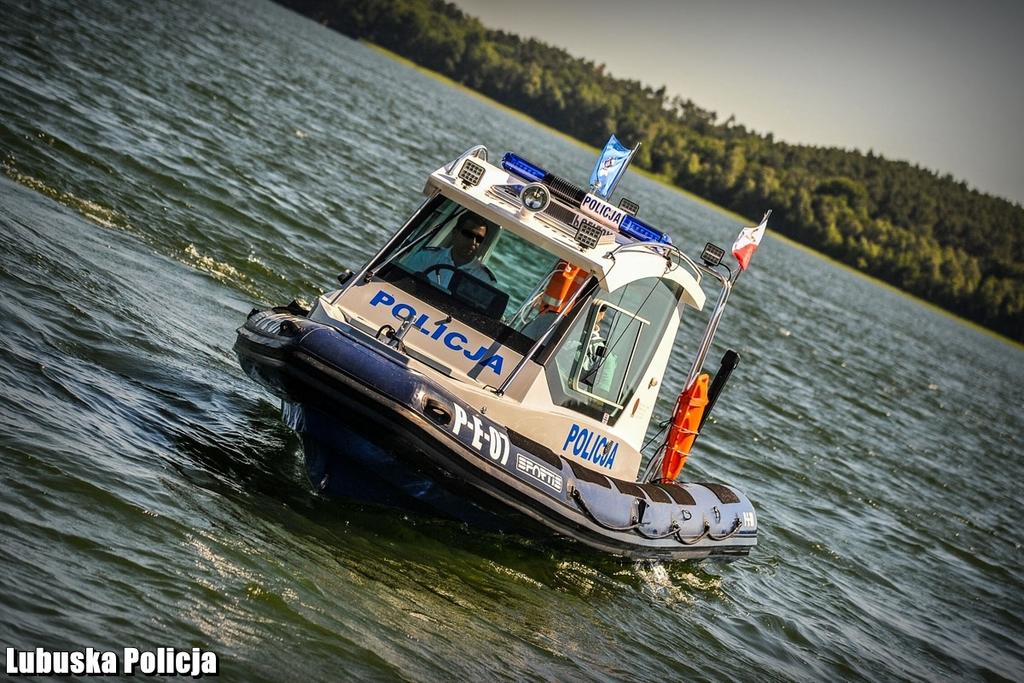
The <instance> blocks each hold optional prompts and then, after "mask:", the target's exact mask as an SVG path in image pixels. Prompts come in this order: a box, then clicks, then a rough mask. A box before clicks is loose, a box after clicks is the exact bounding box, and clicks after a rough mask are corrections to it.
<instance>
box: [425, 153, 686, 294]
mask: <svg viewBox="0 0 1024 683" xmlns="http://www.w3.org/2000/svg"><path fill="white" fill-rule="evenodd" d="M508 156H509V155H506V158H508ZM467 168H468V172H465V169H467ZM549 177H550V174H549ZM555 180H556V181H557V182H560V183H563V184H565V182H566V181H563V180H561V179H558V178H555ZM537 184H543V183H536V182H534V183H530V182H529V179H524V178H523V177H521V176H520V175H517V174H514V173H512V172H510V171H508V170H506V169H505V168H503V167H498V166H495V165H493V164H491V163H489V162H488V161H487V153H486V150H485V149H484V148H483V147H475V148H473V149H471V150H469V151H467V152H466V153H464V154H463V155H462V156H460V157H458V158H457V159H455V160H454V161H452V162H451V163H449V164H446V165H445V166H442V167H441V168H439V169H437V170H436V171H434V172H433V173H431V174H430V177H429V178H428V180H427V183H426V186H425V187H424V190H423V191H424V193H425V194H428V195H433V194H435V193H440V194H442V195H444V196H445V197H447V198H449V199H451V200H452V201H455V202H457V203H458V204H461V205H463V206H465V207H467V208H469V209H470V210H472V211H474V212H476V213H477V214H479V215H481V216H482V217H484V218H485V219H487V220H490V221H492V222H494V223H496V224H498V225H499V226H501V227H502V228H503V229H506V230H510V231H511V232H513V233H515V234H516V235H518V236H519V237H521V238H523V239H525V240H527V241H528V242H530V243H532V244H534V245H536V246H538V247H540V248H542V249H544V250H546V251H548V252H550V253H551V254H553V255H555V256H556V257H558V258H560V259H564V260H565V261H568V262H569V263H572V264H573V265H576V266H579V267H581V268H583V269H584V270H586V271H588V272H590V273H591V274H592V275H594V276H596V277H597V278H598V284H599V286H600V288H601V289H602V290H604V291H607V292H612V291H615V290H617V289H619V288H620V287H622V286H624V285H626V284H628V283H630V282H633V281H635V280H640V279H643V278H649V277H658V278H665V279H669V280H672V281H674V282H676V283H678V284H679V285H680V286H681V287H682V288H683V297H682V299H683V301H684V303H686V304H687V305H689V306H691V307H693V308H696V309H698V310H699V309H701V308H703V306H704V301H705V294H704V291H703V289H702V288H701V286H700V279H701V276H700V270H699V269H698V268H697V266H696V265H695V264H694V263H693V261H691V260H690V258H689V257H687V256H686V255H685V254H683V253H682V252H681V251H680V250H679V249H678V248H676V247H675V246H673V245H671V244H670V243H669V242H668V238H667V237H664V236H663V233H660V232H658V231H656V230H654V229H652V228H651V227H650V226H648V225H646V224H643V223H640V222H639V221H637V220H636V219H635V218H632V217H629V218H627V217H626V216H627V215H628V214H626V212H625V211H624V210H622V209H619V208H617V207H613V206H612V205H611V204H608V203H607V202H605V201H604V200H603V199H601V198H600V197H596V196H595V195H592V194H589V193H585V191H584V190H582V189H580V188H577V187H575V186H571V187H572V188H573V189H575V190H576V192H575V193H574V196H577V197H579V196H582V200H581V201H580V202H579V203H577V202H575V201H571V200H568V199H567V198H566V196H565V193H564V192H561V193H559V192H557V188H556V189H555V191H551V190H549V194H550V203H549V204H548V206H547V208H545V209H543V210H540V211H530V210H528V209H526V208H525V207H524V205H523V201H522V200H521V199H520V193H521V192H522V190H523V188H524V187H526V186H528V185H537ZM620 222H628V223H629V224H639V225H640V226H642V229H644V234H645V236H648V235H649V236H654V237H655V238H658V237H659V236H660V237H661V239H664V240H665V241H649V240H645V239H636V238H635V237H633V236H632V235H630V234H628V233H627V232H624V231H623V229H622V228H620V227H619V225H618V224H619V223H620ZM574 223H575V225H574ZM580 224H587V225H588V226H589V228H590V229H591V231H592V234H593V233H595V232H600V233H601V234H600V236H599V237H598V238H595V240H589V241H588V240H581V239H580V238H579V237H578V231H579V230H580V228H579V225H580ZM595 241H596V243H594V242H595Z"/></svg>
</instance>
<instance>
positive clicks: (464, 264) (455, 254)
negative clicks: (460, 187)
mask: <svg viewBox="0 0 1024 683" xmlns="http://www.w3.org/2000/svg"><path fill="white" fill-rule="evenodd" d="M490 230H491V225H490V223H488V222H487V221H485V220H484V219H483V218H481V217H480V216H478V215H476V214H475V213H473V212H471V211H467V212H466V213H464V214H462V216H460V217H459V220H458V221H457V222H456V223H455V228H454V230H452V240H451V246H447V247H424V248H423V249H421V250H420V251H419V252H417V253H416V254H413V255H412V256H411V257H410V258H409V259H408V260H407V261H406V262H405V263H404V264H403V265H404V267H405V268H407V269H408V270H411V271H412V272H414V273H419V274H421V275H423V276H424V277H425V278H427V279H428V280H430V282H432V283H434V284H436V285H439V286H441V287H443V288H445V289H448V285H449V283H450V282H451V279H452V274H453V273H454V272H455V271H456V270H461V271H464V272H466V273H468V274H470V275H472V276H473V277H475V278H477V279H479V280H483V281H484V282H491V283H493V282H497V278H496V277H494V273H492V272H491V270H490V269H489V268H488V267H487V266H485V265H484V264H483V263H482V262H481V261H480V259H481V258H482V257H483V255H484V253H483V247H484V244H485V243H486V241H487V237H488V235H489V233H490Z"/></svg>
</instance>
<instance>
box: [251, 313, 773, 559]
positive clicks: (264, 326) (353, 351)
mask: <svg viewBox="0 0 1024 683" xmlns="http://www.w3.org/2000/svg"><path fill="white" fill-rule="evenodd" d="M235 350H236V353H237V354H238V357H239V361H240V363H241V365H242V367H243V369H244V370H245V371H246V372H247V373H248V374H249V376H250V377H252V378H253V379H254V380H256V381H257V382H258V383H260V384H261V385H263V386H264V387H266V388H267V389H268V390H270V391H271V392H272V393H274V394H275V395H277V396H279V397H280V398H281V399H282V401H283V417H284V419H285V421H286V422H287V423H288V424H289V426H291V427H292V428H293V429H295V430H296V431H297V432H298V433H299V434H300V436H301V438H302V442H303V448H304V452H305V459H306V468H307V472H308V474H309V476H310V481H311V482H312V484H313V486H314V487H315V488H316V489H317V490H319V491H321V492H322V493H324V494H325V495H328V496H337V497H344V498H355V499H361V500H366V501H369V502H373V503H376V504H381V505H390V506H397V507H403V508H410V509H413V510H418V511H423V512H428V513H430V514H436V515H442V516H445V517H449V518H452V519H457V520H461V521H465V522H468V523H470V524H473V525H476V526H480V527H482V528H487V529H500V530H505V531H510V532H515V533H522V534H525V535H529V536H536V535H538V534H554V535H557V536H559V537H563V538H568V539H573V540H576V541H578V542H580V543H583V544H585V545H586V546H588V547H590V548H593V549H595V550H599V551H602V552H606V553H610V554H613V555H617V556H622V557H629V558H652V559H688V558H703V557H717V558H722V559H731V558H735V557H739V556H743V555H746V554H748V553H749V551H750V548H751V547H752V546H754V545H755V544H756V535H757V531H756V516H755V514H754V510H753V507H752V506H751V504H750V502H749V501H748V500H747V499H746V498H745V497H744V496H743V495H742V494H740V493H739V492H737V491H735V490H734V489H732V488H730V487H727V486H723V485H718V484H682V485H661V484H644V485H640V484H637V483H635V482H625V481H621V480H616V479H612V478H610V477H607V476H605V475H603V474H600V473H598V472H595V471H593V470H589V469H587V468H585V467H583V466H582V465H580V464H579V463H576V462H572V461H570V460H568V459H566V458H563V457H561V456H558V455H557V454H555V453H553V452H551V451H550V450H548V449H546V448H545V447H543V446H541V445H540V444H536V443H534V442H532V441H531V440H530V439H528V438H527V437H526V436H524V435H520V434H517V433H516V432H514V431H512V430H510V429H507V428H505V427H504V426H503V425H500V424H498V423H496V422H494V421H492V420H490V419H489V418H488V417H487V416H486V415H484V414H482V413H480V412H479V411H476V410H475V409H474V408H473V407H471V406H469V405H467V404H465V403H464V402H462V401H461V400H460V399H458V398H457V397H456V396H454V395H453V394H451V393H450V392H448V391H446V390H445V389H444V388H443V387H442V386H440V385H439V384H437V383H435V382H433V381H432V380H431V379H430V378H428V377H426V376H425V375H423V374H421V373H419V372H417V371H416V370H414V369H412V368H410V367H409V365H408V362H407V359H406V357H405V356H404V355H402V354H400V353H398V352H397V351H395V350H394V349H392V348H391V347H389V346H387V345H385V344H383V343H381V342H379V341H378V340H376V339H373V338H372V337H369V336H368V335H365V334H363V333H362V332H360V331H358V330H355V329H353V328H351V327H349V326H347V325H345V324H342V323H336V324H335V325H330V326H329V325H324V324H321V323H317V322H314V321H311V320H309V319H307V318H306V317H304V316H303V315H301V314H298V313H296V312H295V311H294V310H289V309H281V308H279V309H272V310H269V311H254V312H253V313H252V314H251V315H250V317H249V319H248V320H247V322H246V324H245V325H243V326H242V327H241V328H239V330H238V338H237V341H236V344H235Z"/></svg>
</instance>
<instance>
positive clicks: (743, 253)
mask: <svg viewBox="0 0 1024 683" xmlns="http://www.w3.org/2000/svg"><path fill="white" fill-rule="evenodd" d="M771 215H772V211H771V209H769V210H768V212H767V213H765V215H764V218H762V219H761V222H760V223H758V224H757V226H756V227H753V228H743V230H741V231H740V236H739V237H737V238H736V241H735V242H733V244H732V255H733V256H734V257H735V258H736V261H737V262H738V263H739V264H740V270H746V269H747V266H748V265H750V257H752V256H753V255H754V252H755V251H757V245H759V244H761V238H762V237H764V231H765V228H767V227H768V216H771Z"/></svg>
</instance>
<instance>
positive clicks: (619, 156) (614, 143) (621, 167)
mask: <svg viewBox="0 0 1024 683" xmlns="http://www.w3.org/2000/svg"><path fill="white" fill-rule="evenodd" d="M631 156H633V150H631V149H626V148H625V147H624V146H623V145H622V143H621V142H619V141H618V139H617V138H616V137H615V136H614V135H612V136H611V137H610V138H608V144H606V145H605V146H604V149H603V150H602V151H601V156H600V157H598V159H597V165H596V166H594V171H593V173H591V174H590V191H591V192H593V193H594V194H596V195H597V196H599V197H602V198H605V199H607V198H608V195H610V194H611V193H612V190H614V189H615V184H616V183H617V182H619V177H620V176H621V175H622V172H623V171H625V170H626V166H628V165H629V158H630V157H631Z"/></svg>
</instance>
